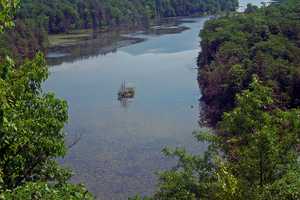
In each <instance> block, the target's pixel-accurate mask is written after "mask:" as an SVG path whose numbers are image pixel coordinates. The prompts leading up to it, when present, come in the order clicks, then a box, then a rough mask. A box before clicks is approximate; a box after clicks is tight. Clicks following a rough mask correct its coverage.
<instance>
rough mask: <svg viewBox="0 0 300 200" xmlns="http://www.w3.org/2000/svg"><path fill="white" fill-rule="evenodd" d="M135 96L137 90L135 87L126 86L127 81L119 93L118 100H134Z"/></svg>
mask: <svg viewBox="0 0 300 200" xmlns="http://www.w3.org/2000/svg"><path fill="white" fill-rule="evenodd" d="M134 95H135V89H134V87H129V86H126V83H125V81H124V82H123V83H122V85H121V87H120V90H119V92H118V99H119V100H122V99H132V98H134Z"/></svg>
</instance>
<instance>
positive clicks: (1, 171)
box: [0, 1, 92, 200]
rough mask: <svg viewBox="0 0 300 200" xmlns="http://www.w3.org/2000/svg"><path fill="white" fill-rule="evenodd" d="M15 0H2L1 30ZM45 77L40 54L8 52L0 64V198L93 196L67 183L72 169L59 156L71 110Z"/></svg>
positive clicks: (10, 16)
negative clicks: (22, 57)
mask: <svg viewBox="0 0 300 200" xmlns="http://www.w3.org/2000/svg"><path fill="white" fill-rule="evenodd" d="M17 5H18V4H17V2H15V1H1V6H2V7H1V11H0V13H1V14H0V23H1V28H2V30H4V29H5V28H8V27H11V26H12V25H13V22H12V19H13V13H14V10H15V8H17ZM2 30H1V31H2ZM47 77H48V68H47V66H46V62H45V60H44V57H43V55H42V54H37V55H36V57H35V58H34V59H33V60H31V61H30V60H26V61H25V62H24V64H22V65H20V66H16V65H15V63H14V61H13V60H11V59H10V58H9V57H6V60H5V61H4V62H3V63H2V64H1V65H0V198H1V199H20V200H21V199H28V200H31V199H47V200H48V199H50V200H59V199H66V200H68V199H78V200H82V199H92V196H91V194H89V193H88V191H87V190H86V189H85V188H84V187H82V186H80V185H73V184H69V183H68V180H69V178H70V176H71V172H70V171H69V170H67V169H65V168H62V167H61V166H59V165H58V163H57V161H56V160H55V159H56V158H57V157H61V156H64V155H65V153H66V150H67V149H66V147H65V144H64V136H65V135H64V132H63V127H64V124H65V122H66V121H67V119H68V113H67V103H66V102H65V101H63V100H60V99H57V98H56V97H55V95H54V94H50V93H44V92H43V91H42V88H41V85H42V83H43V81H45V80H46V79H47Z"/></svg>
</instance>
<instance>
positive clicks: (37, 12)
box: [0, 0, 238, 60]
mask: <svg viewBox="0 0 300 200" xmlns="http://www.w3.org/2000/svg"><path fill="white" fill-rule="evenodd" d="M237 5H238V2H237V0H185V1H182V0H51V1H45V0H22V4H21V8H20V9H19V10H18V12H17V16H16V27H15V29H14V30H12V31H9V32H7V33H6V34H5V35H3V36H1V37H0V60H1V58H2V60H3V59H4V58H5V55H7V53H9V54H10V55H11V56H13V57H14V58H18V60H23V59H24V57H30V58H33V56H34V55H35V54H36V52H37V51H38V50H40V51H44V50H45V48H46V47H47V44H48V43H47V34H48V33H50V34H55V33H62V32H68V31H70V30H73V29H87V28H92V29H97V28H104V29H106V28H114V27H128V26H148V25H149V24H150V23H151V22H152V21H154V20H155V19H159V18H164V17H176V16H191V15H197V16H199V15H205V14H215V13H218V12H227V11H232V10H235V8H236V7H237ZM0 24H1V22H0Z"/></svg>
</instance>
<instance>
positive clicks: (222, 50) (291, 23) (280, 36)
mask: <svg viewBox="0 0 300 200" xmlns="http://www.w3.org/2000/svg"><path fill="white" fill-rule="evenodd" d="M254 8H255V7H253V6H250V5H249V6H248V9H247V10H246V11H247V12H246V13H242V14H232V15H230V16H226V17H221V18H218V19H214V20H210V21H209V22H207V23H206V25H205V27H204V30H203V31H202V33H201V37H202V42H201V46H202V52H201V53H200V55H199V83H200V87H201V89H202V92H203V98H202V100H203V101H204V102H205V103H206V105H207V106H206V107H205V108H204V110H205V114H206V119H207V121H208V122H210V125H216V123H217V122H218V121H219V120H220V119H221V116H222V114H223V112H226V111H229V110H231V109H232V108H233V107H234V106H235V104H234V99H235V96H236V94H238V93H240V92H241V91H242V90H244V89H247V88H248V86H249V83H250V82H251V77H252V75H253V74H257V76H258V77H259V79H260V80H261V81H263V82H264V84H266V85H267V86H270V87H272V89H273V90H274V91H275V93H274V95H275V97H276V102H274V104H276V106H278V107H280V108H282V109H284V108H296V107H298V106H300V96H299V94H300V90H299V85H300V82H299V79H300V76H299V65H300V59H299V54H300V46H299V41H300V37H299V36H300V35H299V33H300V20H299V12H300V10H299V8H300V3H299V1H294V0H285V1H282V3H281V4H278V3H276V4H275V3H274V4H273V5H271V6H269V7H263V8H261V9H257V8H255V9H254Z"/></svg>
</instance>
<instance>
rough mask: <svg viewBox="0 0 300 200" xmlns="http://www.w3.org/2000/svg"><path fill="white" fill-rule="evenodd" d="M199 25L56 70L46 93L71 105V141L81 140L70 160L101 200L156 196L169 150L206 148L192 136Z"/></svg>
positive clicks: (195, 124) (198, 21)
mask: <svg viewBox="0 0 300 200" xmlns="http://www.w3.org/2000/svg"><path fill="white" fill-rule="evenodd" d="M193 20H194V21H195V22H193V23H192V22H189V23H184V24H183V25H184V26H187V27H189V28H190V29H189V30H186V31H184V32H182V33H178V34H169V35H160V36H157V35H143V34H135V36H136V37H143V38H146V41H144V42H141V43H137V44H133V45H130V46H127V47H123V48H119V49H118V50H117V51H116V52H114V53H108V54H106V55H98V56H93V57H89V58H85V59H81V60H75V61H73V62H64V63H62V64H60V65H57V66H52V67H51V68H50V71H51V76H50V78H49V80H48V81H47V82H46V84H45V88H46V89H47V90H48V91H54V92H55V93H56V94H57V95H58V96H59V97H62V98H64V99H66V100H67V101H68V103H69V114H70V120H69V124H68V125H67V128H66V130H67V132H68V133H69V135H68V143H71V142H72V140H76V139H77V138H78V137H80V138H81V139H80V140H79V142H78V143H77V144H76V145H75V146H74V147H73V148H72V149H71V150H70V151H69V153H68V155H67V157H66V158H65V159H64V161H63V162H64V163H65V164H66V165H67V166H70V167H71V168H72V169H73V170H74V172H75V176H74V179H73V181H75V182H82V183H84V184H85V185H87V187H88V188H89V189H90V190H91V191H92V192H93V193H94V194H95V195H97V197H98V198H99V199H126V198H127V197H129V196H133V195H135V194H137V193H141V194H144V195H145V194H151V192H153V189H154V186H155V184H156V175H155V172H157V171H159V170H162V169H166V168H167V167H168V166H171V165H172V164H173V162H172V160H171V159H166V158H165V157H164V156H163V155H162V154H161V150H162V149H163V148H164V147H165V146H172V147H178V146H186V147H187V148H188V149H190V150H195V149H198V150H199V151H201V150H202V149H203V148H204V145H201V144H197V143H196V142H195V139H194V138H193V136H192V133H193V131H194V130H199V128H198V115H199V114H198V113H199V108H198V99H199V97H200V92H199V88H198V85H197V81H196V80H197V70H196V59H197V55H198V53H199V37H198V34H199V30H200V28H201V27H202V26H203V24H204V22H205V21H206V20H207V18H200V19H193ZM124 80H125V81H127V82H128V83H130V84H131V85H133V86H134V87H135V88H136V97H135V98H134V99H133V100H132V101H131V102H127V104H126V105H124V104H122V103H121V102H119V101H118V99H117V92H118V90H119V87H120V86H121V83H122V81H124ZM202 147H203V148H202Z"/></svg>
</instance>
